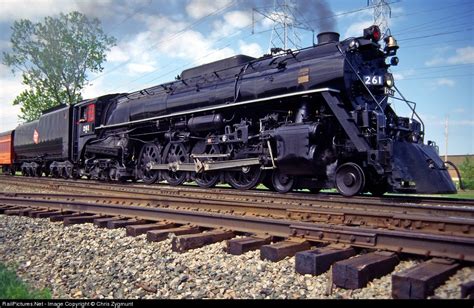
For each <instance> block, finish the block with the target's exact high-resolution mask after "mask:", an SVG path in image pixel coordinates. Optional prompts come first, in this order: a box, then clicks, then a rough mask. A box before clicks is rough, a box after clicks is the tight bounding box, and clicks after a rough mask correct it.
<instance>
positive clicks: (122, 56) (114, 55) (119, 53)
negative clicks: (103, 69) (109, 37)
mask: <svg viewBox="0 0 474 308" xmlns="http://www.w3.org/2000/svg"><path fill="white" fill-rule="evenodd" d="M128 59H130V56H129V55H128V54H127V53H126V52H125V51H124V50H123V49H122V48H121V47H119V46H114V47H112V48H111V49H110V51H109V52H108V53H107V62H125V61H127V60H128Z"/></svg>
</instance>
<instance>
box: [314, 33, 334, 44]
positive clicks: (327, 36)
mask: <svg viewBox="0 0 474 308" xmlns="http://www.w3.org/2000/svg"><path fill="white" fill-rule="evenodd" d="M335 42H339V33H337V32H321V33H319V34H318V44H325V43H335Z"/></svg>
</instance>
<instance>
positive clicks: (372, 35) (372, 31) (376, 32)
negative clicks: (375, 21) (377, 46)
mask: <svg viewBox="0 0 474 308" xmlns="http://www.w3.org/2000/svg"><path fill="white" fill-rule="evenodd" d="M381 37H382V34H381V33H380V28H379V27H378V26H376V25H373V26H371V27H368V28H367V29H364V38H366V39H371V40H372V41H374V42H378V41H379V40H380V38H381Z"/></svg>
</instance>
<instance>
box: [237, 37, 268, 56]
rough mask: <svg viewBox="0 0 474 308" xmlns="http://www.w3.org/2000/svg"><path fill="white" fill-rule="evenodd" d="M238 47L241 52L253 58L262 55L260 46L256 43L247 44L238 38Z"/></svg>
mask: <svg viewBox="0 0 474 308" xmlns="http://www.w3.org/2000/svg"><path fill="white" fill-rule="evenodd" d="M239 49H240V53H241V54H244V55H247V56H251V57H255V58H258V57H261V56H263V51H262V48H261V47H260V45H258V44H257V43H251V44H247V43H245V42H244V41H242V40H240V41H239Z"/></svg>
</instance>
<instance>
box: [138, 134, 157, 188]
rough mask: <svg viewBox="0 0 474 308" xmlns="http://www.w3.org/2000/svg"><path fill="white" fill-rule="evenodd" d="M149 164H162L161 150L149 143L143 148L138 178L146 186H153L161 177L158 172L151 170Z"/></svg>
mask: <svg viewBox="0 0 474 308" xmlns="http://www.w3.org/2000/svg"><path fill="white" fill-rule="evenodd" d="M149 163H156V164H160V163H161V154H160V149H159V148H158V146H157V145H156V144H153V143H147V144H145V145H144V146H143V148H142V150H141V152H140V156H139V159H138V165H137V169H138V177H139V178H140V179H141V180H142V181H143V182H144V183H145V184H153V183H155V182H156V181H157V180H158V178H159V177H160V172H159V171H158V170H150V169H149V168H148V164H149Z"/></svg>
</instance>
